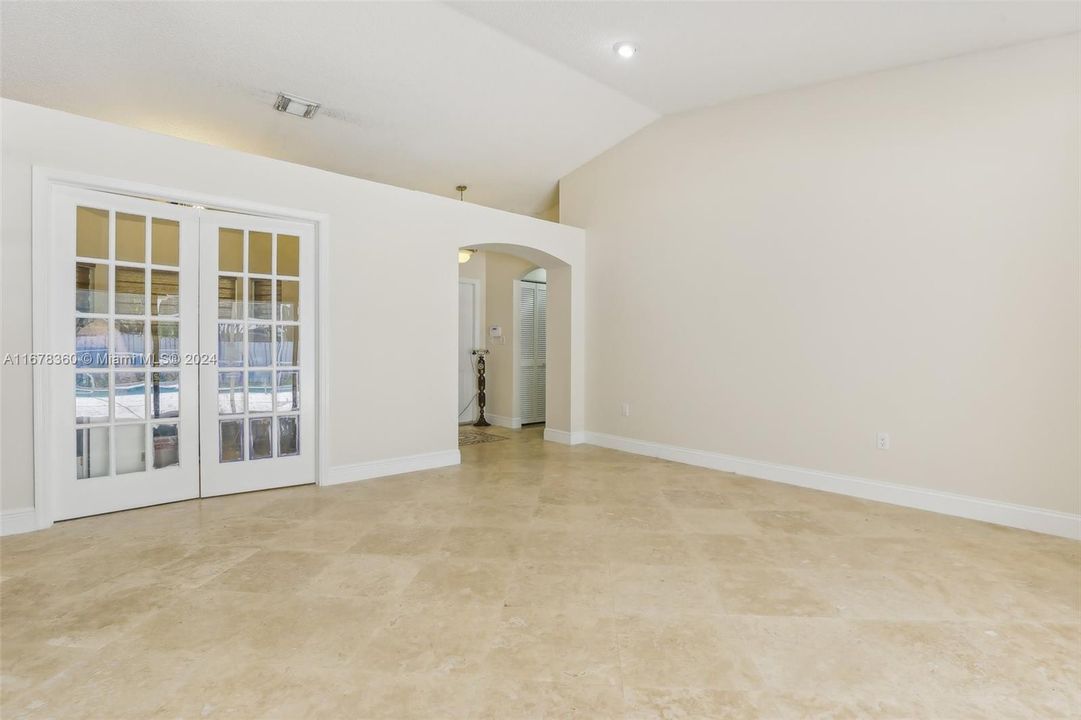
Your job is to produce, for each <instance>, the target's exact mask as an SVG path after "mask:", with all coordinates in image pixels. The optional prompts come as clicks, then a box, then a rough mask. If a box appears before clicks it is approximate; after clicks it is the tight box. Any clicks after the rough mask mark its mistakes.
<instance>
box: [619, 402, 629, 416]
mask: <svg viewBox="0 0 1081 720" xmlns="http://www.w3.org/2000/svg"><path fill="white" fill-rule="evenodd" d="M619 414H620V415H622V416H623V417H630V416H631V404H630V403H629V402H625V401H624V402H623V403H622V404H620V406H619Z"/></svg>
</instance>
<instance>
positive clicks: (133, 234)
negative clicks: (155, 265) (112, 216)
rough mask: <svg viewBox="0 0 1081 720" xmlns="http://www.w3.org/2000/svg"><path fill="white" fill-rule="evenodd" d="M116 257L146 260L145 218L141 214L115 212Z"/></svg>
mask: <svg viewBox="0 0 1081 720" xmlns="http://www.w3.org/2000/svg"><path fill="white" fill-rule="evenodd" d="M116 259H117V260H122V261H124V262H136V263H144V262H146V218H145V217H143V216H142V215H128V214H127V213H117V214H116Z"/></svg>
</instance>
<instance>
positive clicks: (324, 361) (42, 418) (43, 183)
mask: <svg viewBox="0 0 1081 720" xmlns="http://www.w3.org/2000/svg"><path fill="white" fill-rule="evenodd" d="M31 182H32V201H31V202H32V205H31V229H30V232H31V245H32V256H31V267H32V271H33V274H34V277H35V278H36V281H35V282H34V283H33V288H32V296H31V315H32V318H33V328H32V339H31V350H32V352H34V353H44V352H49V333H50V332H51V330H52V328H51V327H49V320H50V318H51V314H50V311H51V307H50V294H51V293H50V290H51V289H52V284H53V283H54V282H56V279H54V278H52V277H50V275H49V273H48V268H50V267H51V265H52V263H53V260H54V248H53V235H52V230H53V228H52V197H53V191H54V189H55V188H59V187H70V188H79V189H83V190H94V191H97V192H104V193H111V194H114V195H126V196H134V197H139V198H143V199H147V200H159V201H164V202H173V203H180V204H183V205H192V206H197V207H199V208H213V209H217V210H225V211H228V212H236V213H245V214H249V215H259V216H262V217H267V218H273V219H278V220H291V221H294V222H305V223H311V224H312V225H313V226H314V237H315V260H316V274H317V287H316V293H315V328H316V339H315V353H316V366H315V373H316V409H315V418H316V428H315V444H316V479H315V481H316V484H318V485H326V484H328V482H329V478H330V474H329V446H328V440H327V420H328V417H327V410H328V399H329V380H330V357H329V354H328V353H327V352H326V347H327V344H326V339H327V337H328V336H329V315H330V314H329V307H330V305H329V298H330V216H329V215H327V214H326V213H320V212H312V211H310V210H300V209H297V208H289V207H283V206H278V205H271V204H267V203H259V202H253V201H250V200H242V199H238V198H232V197H227V196H222V195H215V194H212V193H201V192H197V191H193V190H185V189H178V188H171V187H163V186H160V185H154V184H151V183H142V182H136V181H131V180H121V179H117V178H109V177H102V176H98V175H89V174H85V173H78V172H70V171H66V170H59V169H56V168H50V167H47V166H42V165H34V166H33V168H32V181H31ZM46 370H47V368H46V367H44V366H42V365H40V364H38V365H34V367H33V404H34V420H33V424H34V448H33V452H34V515H35V519H36V525H37V529H39V530H41V529H44V528H47V527H49V526H50V525H52V524H53V519H54V502H53V492H54V490H55V488H53V487H52V480H51V478H52V471H53V463H54V460H55V459H54V458H53V457H52V455H53V453H52V452H51V451H50V449H49V448H48V447H47V443H46V442H43V441H42V439H43V438H48V437H50V436H51V433H50V431H49V428H50V425H51V423H52V421H53V418H52V417H51V412H50V407H51V401H52V393H51V388H50V383H49V382H48V378H47V374H46ZM61 462H62V460H61Z"/></svg>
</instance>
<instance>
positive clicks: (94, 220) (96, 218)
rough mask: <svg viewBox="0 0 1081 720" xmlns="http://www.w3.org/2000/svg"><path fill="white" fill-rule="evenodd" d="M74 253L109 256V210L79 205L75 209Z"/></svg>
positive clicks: (99, 256)
mask: <svg viewBox="0 0 1081 720" xmlns="http://www.w3.org/2000/svg"><path fill="white" fill-rule="evenodd" d="M75 254H76V255H78V256H79V257H85V258H102V259H106V260H107V259H108V258H109V211H108V210H98V209H96V208H85V207H80V208H77V209H76V210H75Z"/></svg>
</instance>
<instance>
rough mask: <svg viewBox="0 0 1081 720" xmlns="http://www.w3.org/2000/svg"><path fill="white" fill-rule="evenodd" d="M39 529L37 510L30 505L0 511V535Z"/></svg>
mask: <svg viewBox="0 0 1081 720" xmlns="http://www.w3.org/2000/svg"><path fill="white" fill-rule="evenodd" d="M41 529H42V528H41V526H40V525H39V524H38V513H37V510H35V509H34V508H32V507H28V508H19V509H18V510H5V511H4V512H3V513H0V535H18V534H20V533H28V532H34V531H35V530H41Z"/></svg>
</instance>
